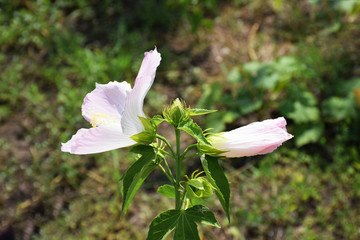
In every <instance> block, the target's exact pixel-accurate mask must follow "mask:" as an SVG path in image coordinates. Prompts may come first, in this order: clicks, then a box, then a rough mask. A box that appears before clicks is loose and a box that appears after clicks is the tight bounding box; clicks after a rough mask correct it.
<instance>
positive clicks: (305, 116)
mask: <svg viewBox="0 0 360 240" xmlns="http://www.w3.org/2000/svg"><path fill="white" fill-rule="evenodd" d="M279 110H280V112H281V113H282V114H283V115H285V116H286V117H288V118H291V119H293V120H294V122H295V123H297V124H304V123H310V122H317V121H319V119H320V111H319V108H318V106H317V99H316V97H315V96H314V94H313V93H311V92H310V91H308V90H307V89H306V88H304V87H301V86H296V85H291V86H290V87H289V93H288V97H287V98H286V99H285V100H283V101H282V102H281V103H280V106H279Z"/></svg>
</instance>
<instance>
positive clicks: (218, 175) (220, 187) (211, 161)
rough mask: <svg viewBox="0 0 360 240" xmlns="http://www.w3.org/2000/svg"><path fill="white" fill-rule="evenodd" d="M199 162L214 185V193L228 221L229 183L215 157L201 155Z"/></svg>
mask: <svg viewBox="0 0 360 240" xmlns="http://www.w3.org/2000/svg"><path fill="white" fill-rule="evenodd" d="M201 164H202V166H203V169H204V171H205V174H206V176H207V178H208V179H209V182H210V183H211V184H212V185H213V187H215V192H216V195H217V196H218V198H219V200H220V203H221V205H222V207H223V209H224V211H225V213H226V216H227V218H228V220H229V221H230V185H229V181H228V180H227V178H226V176H225V173H224V171H223V169H222V167H221V166H220V164H219V161H218V158H217V157H212V156H209V155H202V156H201Z"/></svg>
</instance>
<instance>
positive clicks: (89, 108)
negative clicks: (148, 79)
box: [81, 81, 131, 126]
mask: <svg viewBox="0 0 360 240" xmlns="http://www.w3.org/2000/svg"><path fill="white" fill-rule="evenodd" d="M130 91H131V86H130V84H129V83H127V82H121V83H120V82H116V81H114V82H109V83H107V84H96V88H95V89H94V90H93V91H92V92H90V93H88V94H87V95H86V97H85V99H84V103H83V105H82V108H81V110H82V115H83V117H84V118H85V119H86V120H87V121H89V122H91V123H92V124H93V125H95V126H100V125H102V124H109V123H111V124H114V123H117V124H120V121H121V115H122V113H123V111H124V109H125V103H126V98H127V96H128V95H129V93H130Z"/></svg>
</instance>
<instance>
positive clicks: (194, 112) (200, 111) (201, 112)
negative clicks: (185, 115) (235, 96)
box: [190, 108, 217, 116]
mask: <svg viewBox="0 0 360 240" xmlns="http://www.w3.org/2000/svg"><path fill="white" fill-rule="evenodd" d="M216 111H217V110H207V109H202V108H192V109H190V116H197V115H204V114H209V113H213V112H216Z"/></svg>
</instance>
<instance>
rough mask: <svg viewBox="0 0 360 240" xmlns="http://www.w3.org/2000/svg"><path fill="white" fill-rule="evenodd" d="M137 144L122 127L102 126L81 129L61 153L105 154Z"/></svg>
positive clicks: (64, 145)
mask: <svg viewBox="0 0 360 240" xmlns="http://www.w3.org/2000/svg"><path fill="white" fill-rule="evenodd" d="M134 144H136V142H135V141H134V140H132V139H131V138H130V137H129V136H127V135H124V134H123V133H122V130H121V128H120V126H100V127H95V128H90V129H84V128H82V129H80V130H78V131H77V133H76V134H75V135H73V136H72V138H71V139H70V140H69V141H68V142H67V143H63V144H62V146H61V151H63V152H69V153H72V154H91V153H99V152H105V151H109V150H113V149H117V148H122V147H128V146H131V145H134Z"/></svg>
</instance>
